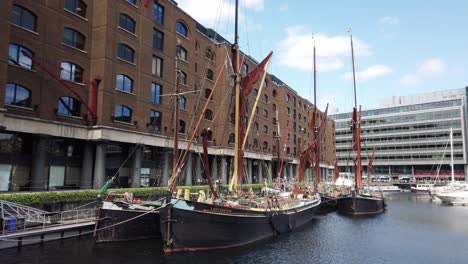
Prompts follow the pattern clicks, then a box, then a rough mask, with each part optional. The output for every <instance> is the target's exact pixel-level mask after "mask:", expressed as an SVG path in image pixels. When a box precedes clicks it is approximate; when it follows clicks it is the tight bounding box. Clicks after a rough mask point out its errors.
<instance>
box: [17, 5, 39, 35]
mask: <svg viewBox="0 0 468 264" xmlns="http://www.w3.org/2000/svg"><path fill="white" fill-rule="evenodd" d="M11 22H12V23H13V24H15V25H17V26H20V27H22V28H25V29H27V30H31V31H34V32H36V27H37V16H36V15H35V14H34V13H32V12H31V11H29V10H27V9H26V8H24V7H22V6H19V5H13V8H12V9H11Z"/></svg>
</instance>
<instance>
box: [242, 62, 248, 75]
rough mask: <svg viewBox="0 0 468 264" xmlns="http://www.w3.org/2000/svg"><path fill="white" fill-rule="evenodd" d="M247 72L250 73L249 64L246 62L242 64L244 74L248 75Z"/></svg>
mask: <svg viewBox="0 0 468 264" xmlns="http://www.w3.org/2000/svg"><path fill="white" fill-rule="evenodd" d="M247 73H249V65H247V64H245V63H244V64H242V74H243V75H244V76H247Z"/></svg>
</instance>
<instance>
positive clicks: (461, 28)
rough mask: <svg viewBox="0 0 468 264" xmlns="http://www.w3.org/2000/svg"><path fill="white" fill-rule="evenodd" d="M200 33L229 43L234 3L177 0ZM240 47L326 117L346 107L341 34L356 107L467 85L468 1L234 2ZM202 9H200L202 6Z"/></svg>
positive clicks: (348, 101) (348, 103) (347, 94)
mask: <svg viewBox="0 0 468 264" xmlns="http://www.w3.org/2000/svg"><path fill="white" fill-rule="evenodd" d="M177 2H178V3H179V6H180V7H181V8H182V9H184V10H185V11H186V12H187V13H189V14H190V15H191V16H192V17H194V18H195V19H197V20H198V21H200V22H201V23H202V24H203V25H205V26H207V27H212V28H213V29H215V30H216V31H218V32H219V33H221V34H222V35H223V36H224V37H226V38H227V39H229V40H232V38H233V20H234V19H233V13H234V10H233V5H234V0H202V1H200V0H198V1H196V0H179V1H177ZM239 2H240V5H241V6H240V25H239V27H240V29H239V31H240V39H239V42H240V45H241V49H242V50H243V51H244V52H246V53H247V54H250V55H251V56H253V57H254V58H256V59H257V60H258V61H260V60H262V59H263V57H265V56H266V55H267V54H268V52H269V51H270V50H273V51H274V53H275V54H274V57H273V61H272V63H271V66H270V69H269V72H270V73H273V74H275V75H276V76H278V77H279V78H280V79H281V80H283V81H284V82H285V83H287V84H288V85H289V86H290V87H292V88H293V89H294V90H296V91H297V92H298V93H299V94H300V95H301V96H303V97H306V98H308V99H309V100H311V101H312V100H313V98H312V95H313V91H312V89H313V72H312V65H313V61H312V54H313V43H314V41H313V40H312V35H313V36H314V39H315V44H316V49H317V64H318V65H317V68H318V69H317V94H318V96H317V97H318V98H317V103H318V105H319V107H320V108H321V109H323V108H324V106H325V104H326V102H330V104H331V110H332V112H349V111H351V109H352V106H353V100H352V96H353V91H352V79H351V78H350V76H351V75H350V73H351V70H352V66H351V57H350V44H349V34H348V33H347V30H348V28H352V33H353V39H354V40H355V42H354V44H355V56H356V57H355V61H356V72H357V81H356V82H357V91H358V92H357V96H358V104H361V105H362V107H363V108H364V109H368V108H374V107H377V106H378V103H379V99H381V98H383V97H388V96H400V95H410V94H417V93H423V92H433V91H441V90H446V89H456V88H463V87H465V86H468V70H467V68H466V67H465V65H466V64H467V63H468V13H467V11H468V1H463V0H452V1H436V0H425V1H423V0H411V1H408V0H406V1H403V0H393V1H375V0H361V1H345V0H342V1H333V0H330V1H310V0H309V1H284V0H283V1H282V0H240V1H239ZM201 3H203V4H201Z"/></svg>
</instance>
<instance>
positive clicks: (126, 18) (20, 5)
mask: <svg viewBox="0 0 468 264" xmlns="http://www.w3.org/2000/svg"><path fill="white" fill-rule="evenodd" d="M149 3H150V4H149V6H148V7H145V6H143V3H142V1H136V0H133V1H132V0H100V1H92V0H52V1H51V0H48V1H47V0H36V1H32V0H5V1H2V2H1V4H0V7H1V9H0V33H1V34H2V38H0V47H1V49H0V125H1V127H0V128H1V129H2V130H1V131H0V191H23V190H45V189H61V188H68V189H70V188H82V189H87V188H100V187H101V186H102V185H103V184H104V182H105V180H106V178H108V177H110V176H113V175H114V174H117V175H118V176H119V177H118V178H119V181H118V183H117V185H118V186H121V187H127V186H133V187H139V186H141V185H143V186H148V185H150V186H154V185H165V184H167V179H168V178H169V176H170V172H171V166H172V164H171V163H172V157H171V156H172V148H171V146H172V145H173V131H174V125H173V124H174V123H175V122H174V115H173V113H174V107H175V105H174V104H175V100H174V97H173V96H171V94H173V93H174V91H175V88H174V87H175V83H176V64H177V67H178V69H179V70H180V71H181V76H182V78H181V83H182V84H181V93H182V94H183V95H182V96H181V97H180V101H179V103H178V105H179V108H180V110H181V111H180V120H179V124H180V129H179V135H180V143H179V147H180V148H181V149H183V148H185V146H186V144H185V142H186V139H187V138H188V137H189V136H190V135H191V133H192V132H193V131H192V130H193V126H194V124H195V122H196V120H197V118H198V115H199V113H200V112H201V110H202V107H203V105H204V103H205V102H206V98H207V97H208V94H209V93H210V91H211V89H212V88H213V86H214V82H215V80H216V78H217V76H218V74H219V72H220V69H221V68H222V67H225V62H226V57H227V51H228V50H230V43H229V42H228V41H226V40H225V39H224V38H223V37H222V36H220V35H218V34H217V33H216V32H215V31H213V30H212V29H208V28H205V27H203V26H202V25H201V24H199V23H197V21H195V20H194V19H193V18H192V17H190V16H189V15H188V14H186V13H185V12H184V11H183V10H181V9H180V8H179V7H178V6H177V3H176V2H174V1H170V0H161V1H149ZM23 51H24V52H26V54H32V55H33V58H34V59H35V60H36V61H37V62H38V63H40V64H41V65H43V66H44V67H45V69H46V70H48V71H50V72H51V74H48V73H47V72H46V70H44V69H43V68H41V67H39V66H38V63H32V61H31V59H30V58H28V57H27V56H26V55H25V53H23ZM177 58H178V59H177ZM242 60H243V66H242V71H243V73H244V74H245V73H247V72H249V71H250V70H252V69H254V68H255V66H256V65H257V64H258V63H257V62H256V60H255V59H253V58H251V57H249V56H247V55H245V54H242ZM231 75H232V69H229V66H226V70H225V72H224V74H222V75H220V80H219V84H218V87H217V88H216V89H217V90H216V91H215V93H214V97H213V98H212V100H211V101H210V102H209V110H208V111H207V113H206V114H205V117H204V119H203V122H202V125H201V128H200V129H199V131H196V133H197V135H198V134H199V133H200V132H201V130H203V129H204V128H210V130H211V132H210V134H209V137H210V141H209V142H210V146H209V154H210V161H211V170H212V175H213V177H214V178H216V179H219V180H220V181H221V182H223V183H226V182H227V181H228V180H229V176H230V170H231V164H232V157H233V144H232V140H231V139H232V134H233V133H234V128H233V125H232V124H231V122H230V112H231V108H232V95H231V94H232V90H233V86H232V81H231V78H232V77H231ZM54 76H55V77H57V78H58V79H60V80H57V79H55V78H54ZM93 83H94V84H95V86H94V87H95V88H96V89H95V90H94V88H93ZM263 85H264V90H263V91H262V93H261V94H258V90H257V88H256V89H255V90H254V92H253V93H252V95H250V96H249V98H247V104H248V107H250V108H249V110H248V112H249V113H250V112H252V111H254V110H252V109H251V108H252V106H253V104H254V100H255V96H257V95H258V96H261V98H260V101H259V103H258V107H257V108H258V109H256V110H255V117H254V123H253V124H252V130H253V131H252V133H250V134H249V136H248V141H247V144H246V153H245V158H246V160H247V162H246V168H245V169H246V171H247V173H248V174H247V175H248V176H247V181H248V182H263V179H266V178H269V179H270V180H271V177H272V174H273V178H275V177H276V174H275V173H272V172H274V171H275V170H276V167H277V166H276V164H277V146H276V139H275V137H276V133H277V132H276V131H277V129H276V125H275V122H277V120H276V116H275V115H276V114H275V112H276V111H278V113H279V114H278V120H279V121H278V122H279V123H280V127H281V131H286V123H287V120H288V119H289V116H290V115H292V122H293V123H292V125H291V130H290V131H289V135H284V136H288V137H289V140H288V146H287V149H286V151H287V154H286V161H287V163H286V166H285V169H284V173H286V174H287V175H288V176H289V177H294V175H295V173H296V166H297V156H298V153H299V151H300V149H301V146H302V145H303V144H304V143H306V142H309V141H310V138H311V132H312V131H309V128H308V122H309V121H310V117H311V113H312V108H311V106H312V105H311V103H310V102H309V101H307V100H305V99H304V98H302V97H301V96H299V95H298V94H297V93H296V92H295V91H294V90H293V89H291V88H290V87H289V86H287V85H286V84H284V83H283V82H282V81H281V80H280V79H279V78H277V77H276V76H274V75H269V74H267V78H266V81H265V83H264V84H263ZM65 86H69V87H71V88H72V89H73V90H75V91H76V92H77V93H78V94H79V95H80V96H81V97H82V99H83V101H81V100H79V97H78V96H77V94H74V93H72V92H71V91H70V90H69V89H67V88H66V87H65ZM257 87H258V85H257ZM94 91H96V93H94ZM86 104H87V105H89V107H90V108H91V111H95V113H96V116H97V122H96V123H94V122H93V114H92V113H91V112H90V111H89V110H88V108H87V107H86V106H85V105H86ZM333 124H334V123H333V121H330V120H328V121H327V129H326V133H325V135H324V139H323V141H324V144H323V146H322V148H323V150H324V154H323V156H322V163H321V167H323V173H328V174H330V171H329V170H330V169H332V167H333V166H332V164H333V161H334V158H335V147H334V142H335V140H334V129H333V128H332V126H333ZM283 133H284V132H283ZM191 150H192V151H191V152H190V154H189V158H188V160H187V163H186V166H185V171H184V173H183V175H182V177H181V181H182V182H181V184H187V185H190V184H195V182H199V181H200V179H201V177H202V176H201V175H202V174H203V168H202V163H201V156H200V155H199V154H200V153H201V151H202V148H201V146H200V144H197V143H196V144H194V145H193V147H192V149H191Z"/></svg>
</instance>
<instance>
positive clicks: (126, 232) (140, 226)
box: [96, 208, 161, 242]
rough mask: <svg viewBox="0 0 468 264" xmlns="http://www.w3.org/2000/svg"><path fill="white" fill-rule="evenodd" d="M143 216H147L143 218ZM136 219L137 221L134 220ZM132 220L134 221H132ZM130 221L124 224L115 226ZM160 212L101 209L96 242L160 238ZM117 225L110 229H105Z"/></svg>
mask: <svg viewBox="0 0 468 264" xmlns="http://www.w3.org/2000/svg"><path fill="white" fill-rule="evenodd" d="M142 214H145V215H143V216H141V215H142ZM132 218H135V219H132ZM130 219H132V220H130ZM126 220H129V221H128V222H125V223H123V224H119V225H115V224H118V223H121V222H123V221H126ZM159 221H160V220H159V212H157V211H155V212H150V213H148V211H140V210H111V209H102V208H101V209H99V221H98V223H97V229H100V228H104V229H102V230H99V231H97V232H96V242H111V241H126V240H137V239H148V238H159V237H161V232H160V229H159ZM111 225H115V226H113V227H110V228H105V227H108V226H111Z"/></svg>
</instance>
